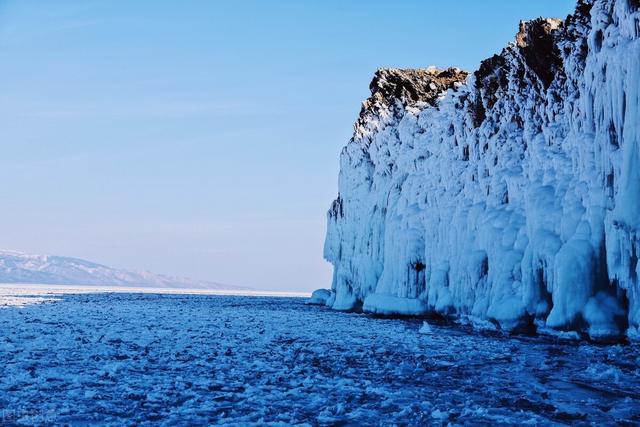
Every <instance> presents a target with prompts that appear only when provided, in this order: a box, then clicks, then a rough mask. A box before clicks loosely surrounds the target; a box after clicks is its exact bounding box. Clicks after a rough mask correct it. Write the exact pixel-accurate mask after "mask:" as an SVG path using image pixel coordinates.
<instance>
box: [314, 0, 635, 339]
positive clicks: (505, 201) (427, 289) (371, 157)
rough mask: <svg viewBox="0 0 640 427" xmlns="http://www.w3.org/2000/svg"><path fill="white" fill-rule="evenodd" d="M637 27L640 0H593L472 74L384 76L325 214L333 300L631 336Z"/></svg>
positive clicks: (511, 325) (509, 325)
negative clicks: (337, 192)
mask: <svg viewBox="0 0 640 427" xmlns="http://www.w3.org/2000/svg"><path fill="white" fill-rule="evenodd" d="M639 36H640V0H585V1H579V2H578V5H577V8H576V11H575V13H574V14H572V15H570V16H569V17H568V18H567V19H565V20H558V19H536V20H533V21H529V22H523V23H521V26H520V31H519V32H518V34H517V36H516V39H515V41H514V42H512V43H511V44H509V45H508V46H507V47H506V48H505V49H504V50H503V51H502V52H501V53H500V54H498V55H495V56H493V57H492V58H489V59H487V60H485V61H484V62H483V63H482V64H481V66H480V68H479V70H477V71H475V72H474V73H471V74H467V73H465V72H463V71H460V70H458V69H447V70H437V69H434V68H428V69H417V70H402V69H381V70H378V71H377V72H376V74H375V76H374V79H373V81H372V83H371V97H370V98H369V99H368V100H366V101H365V102H364V103H363V106H362V110H361V112H360V116H359V118H358V120H357V122H356V125H355V130H354V134H353V137H352V139H351V140H350V141H349V143H348V144H347V146H346V147H345V148H344V149H343V151H342V153H341V158H340V176H339V195H338V197H337V199H336V200H335V201H334V202H333V204H332V206H331V208H330V210H329V212H328V230H327V236H326V242H325V250H324V253H325V258H326V259H327V260H328V261H330V262H331V263H332V264H333V265H334V276H333V284H332V289H333V294H332V296H331V297H330V298H329V301H328V304H329V305H331V306H332V307H333V308H335V309H339V310H360V309H362V310H364V311H365V312H372V313H381V314H423V313H427V312H437V313H442V314H448V315H453V316H468V317H471V318H479V319H485V320H490V321H492V322H494V323H496V324H498V325H500V326H501V327H502V328H503V329H505V330H518V329H519V328H531V327H546V328H556V329H569V330H578V331H584V332H586V333H588V334H589V335H591V336H592V337H609V336H616V335H621V334H624V333H625V332H626V333H628V334H629V336H636V337H637V336H638V327H639V326H640V285H639V283H638V274H639V272H640V267H639V266H638V255H639V254H640V110H639V108H640V40H639V38H640V37H639Z"/></svg>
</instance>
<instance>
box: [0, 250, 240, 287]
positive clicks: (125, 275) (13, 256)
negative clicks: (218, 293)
mask: <svg viewBox="0 0 640 427" xmlns="http://www.w3.org/2000/svg"><path fill="white" fill-rule="evenodd" d="M0 283H37V284H50V285H53V284H55V285H104V286H108V285H110V286H141V287H157V288H185V289H187V288H188V289H225V290H230V289H243V288H240V287H237V286H230V285H224V284H221V283H216V282H207V281H198V280H193V279H188V278H183V277H172V276H165V275H161V274H154V273H151V272H148V271H127V270H119V269H115V268H111V267H107V266H104V265H101V264H96V263H94V262H91V261H86V260H83V259H78V258H70V257H61V256H53V255H32V254H26V253H23V252H17V251H10V250H0Z"/></svg>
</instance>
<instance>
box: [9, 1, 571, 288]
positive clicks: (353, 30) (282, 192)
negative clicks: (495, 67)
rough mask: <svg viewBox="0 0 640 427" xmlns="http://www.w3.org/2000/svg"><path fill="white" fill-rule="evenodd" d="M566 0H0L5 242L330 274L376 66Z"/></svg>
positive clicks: (509, 25) (287, 283) (256, 278)
mask: <svg viewBox="0 0 640 427" xmlns="http://www.w3.org/2000/svg"><path fill="white" fill-rule="evenodd" d="M573 5H574V1H573V0H538V1H535V2H532V1H530V0H509V1H504V0H483V1H477V0H458V1H447V2H442V1H426V0H425V1H393V2H391V1H389V2H382V1H271V2H269V1H226V2H223V1H219V2H218V1H181V2H175V1H135V2H132V1H78V0H74V1H65V0H59V1H55V2H43V1H30V0H19V1H18V0H16V1H2V0H0V64H2V67H0V77H1V78H0V144H1V148H2V151H1V155H0V179H1V180H2V182H3V183H4V185H2V186H0V247H2V248H5V249H15V250H22V251H26V252H33V253H50V254H57V255H68V256H77V257H80V258H86V259H90V260H93V261H97V262H102V263H104V264H107V265H110V266H115V267H122V268H130V269H148V270H151V271H154V272H158V273H166V274H173V275H181V276H189V277H193V278H197V279H206V280H214V281H219V282H223V283H229V284H238V285H248V286H254V287H257V288H265V289H278V290H311V289H315V288H318V287H328V286H329V285H330V280H331V266H330V265H329V264H327V263H325V261H323V259H322V245H323V240H324V232H325V212H326V209H327V208H328V206H329V204H330V202H331V200H332V199H333V197H334V196H335V194H336V192H337V175H338V155H339V152H340V149H341V148H342V146H343V145H344V144H345V143H346V142H347V140H348V139H349V137H350V135H351V131H352V125H353V122H354V120H355V118H356V116H357V114H358V111H359V109H360V103H361V102H362V100H364V99H365V98H366V97H367V96H368V84H369V81H370V80H371V77H372V75H373V73H374V71H375V70H376V68H378V67H388V66H394V67H425V66H429V65H436V66H441V67H445V66H458V67H460V68H464V69H467V70H473V69H475V68H476V67H477V65H478V64H479V61H480V60H481V59H483V58H485V57H488V56H490V55H492V54H493V53H496V52H498V51H499V50H500V49H501V48H502V47H503V46H504V45H505V44H506V43H507V42H509V41H510V40H512V39H513V36H514V34H515V32H516V31H517V26H518V21H519V20H520V19H530V18H534V17H537V16H560V17H564V16H566V15H567V13H569V12H570V11H571V9H572V8H573Z"/></svg>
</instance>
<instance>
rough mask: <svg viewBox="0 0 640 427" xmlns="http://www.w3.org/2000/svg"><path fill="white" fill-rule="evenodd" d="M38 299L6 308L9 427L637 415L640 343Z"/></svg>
mask: <svg viewBox="0 0 640 427" xmlns="http://www.w3.org/2000/svg"><path fill="white" fill-rule="evenodd" d="M37 297H38V298H43V299H41V300H31V298H32V296H31V295H28V294H23V295H20V296H19V298H17V299H16V298H14V299H13V300H10V299H9V298H7V296H6V295H5V297H4V301H5V307H4V308H0V361H1V362H0V363H2V375H0V424H14V423H15V424H39V423H46V422H48V423H66V424H70V425H84V424H87V423H96V422H101V423H108V424H109V423H110V424H113V425H120V424H123V423H127V424H129V423H139V424H143V425H144V424H149V425H156V424H159V423H166V424H206V423H213V422H215V423H224V422H227V423H231V424H243V425H244V424H247V423H257V424H264V423H266V422H275V423H277V422H281V423H287V424H289V423H294V422H300V423H308V424H311V425H318V424H319V425H325V424H342V425H344V424H346V425H359V424H385V425H389V424H393V423H401V424H402V423H405V424H406V423H409V424H425V423H435V424H438V423H444V424H446V423H449V422H450V423H453V424H465V423H467V424H487V425H495V424H496V423H498V422H503V423H507V424H511V423H512V424H521V423H524V422H534V423H545V424H569V423H571V424H575V423H578V424H588V423H592V422H593V423H598V424H601V423H605V422H606V423H612V422H616V421H618V422H621V421H627V422H631V423H640V348H639V347H638V345H636V344H633V345H613V346H599V345H594V344H589V343H584V342H577V341H562V340H559V339H555V338H548V337H547V338H544V337H538V338H534V337H517V338H513V337H503V336H500V335H498V334H495V333H490V332H486V333H480V332H476V331H473V330H471V329H470V328H467V327H463V326H459V325H452V324H447V323H443V322H436V321H430V324H431V333H428V334H421V333H420V332H419V329H420V326H421V324H422V321H419V320H398V319H377V318H372V317H367V316H363V315H358V314H348V313H339V312H334V311H330V310H329V309H326V308H324V307H316V306H308V305H305V299H302V298H276V297H248V296H220V295H186V294H178V295H171V294H150V293H111V294H107V293H98V294H91V293H81V294H62V295H53V296H51V298H53V300H48V299H47V298H49V297H47V296H44V297H43V296H42V295H37ZM0 299H1V298H0ZM30 302H38V303H37V304H29V303H30Z"/></svg>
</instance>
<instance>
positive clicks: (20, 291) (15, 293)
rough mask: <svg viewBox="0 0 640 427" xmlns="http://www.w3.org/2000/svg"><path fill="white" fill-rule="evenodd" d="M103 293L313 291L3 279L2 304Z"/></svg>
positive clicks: (269, 293)
mask: <svg viewBox="0 0 640 427" xmlns="http://www.w3.org/2000/svg"><path fill="white" fill-rule="evenodd" d="M102 293H143V294H166V295H221V296H246V297H287V298H308V297H309V296H310V295H311V292H279V291H263V290H257V289H256V290H246V289H229V290H225V289H183V288H154V287H141V286H140V287H129V286H99V285H98V286H92V285H48V284H35V283H29V284H22V283H0V307H2V306H12V305H23V304H25V303H29V302H32V303H37V302H46V301H47V300H48V299H47V298H42V297H43V296H44V297H46V296H54V295H65V294H102Z"/></svg>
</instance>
